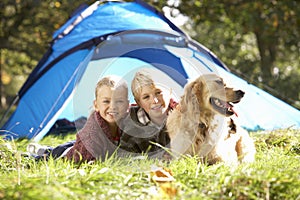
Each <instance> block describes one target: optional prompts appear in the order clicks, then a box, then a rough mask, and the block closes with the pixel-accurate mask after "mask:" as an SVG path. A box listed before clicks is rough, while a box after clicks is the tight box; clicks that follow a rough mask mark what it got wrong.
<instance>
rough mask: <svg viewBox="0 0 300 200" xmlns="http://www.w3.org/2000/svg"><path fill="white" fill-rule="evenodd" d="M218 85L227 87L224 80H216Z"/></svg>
mask: <svg viewBox="0 0 300 200" xmlns="http://www.w3.org/2000/svg"><path fill="white" fill-rule="evenodd" d="M216 83H217V84H219V85H225V84H224V83H223V81H222V80H216Z"/></svg>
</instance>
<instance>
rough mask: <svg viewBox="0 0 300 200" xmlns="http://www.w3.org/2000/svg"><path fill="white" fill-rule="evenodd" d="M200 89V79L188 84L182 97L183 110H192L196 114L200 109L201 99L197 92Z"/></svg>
mask: <svg viewBox="0 0 300 200" xmlns="http://www.w3.org/2000/svg"><path fill="white" fill-rule="evenodd" d="M199 90H201V85H200V84H199V82H198V81H193V82H191V83H189V84H188V85H186V87H185V89H184V94H183V96H182V99H181V112H189V111H190V112H193V113H194V114H196V113H197V112H199V111H200V108H199V101H198V98H197V93H198V91H199Z"/></svg>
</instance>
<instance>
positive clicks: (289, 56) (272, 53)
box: [0, 0, 300, 108]
mask: <svg viewBox="0 0 300 200" xmlns="http://www.w3.org/2000/svg"><path fill="white" fill-rule="evenodd" d="M145 1H146V2H148V3H151V4H152V5H154V6H155V7H156V8H157V9H158V10H164V11H166V12H167V11H168V9H164V8H166V6H169V7H170V8H172V9H171V10H170V12H171V15H173V16H176V15H185V16H187V17H188V19H189V20H187V21H186V23H185V25H184V26H183V28H184V29H185V30H186V31H187V33H188V34H190V35H191V36H192V37H193V38H194V39H196V40H197V41H199V42H200V43H202V44H204V45H205V46H207V47H208V48H209V49H211V50H212V51H213V52H214V53H215V54H216V55H217V56H218V57H219V58H220V59H221V60H222V61H223V62H224V63H225V64H226V65H228V67H229V68H230V69H231V70H232V71H233V72H234V73H236V74H238V75H240V76H242V77H243V78H245V79H246V80H247V81H249V82H250V83H254V84H255V85H258V86H259V87H262V88H263V89H265V90H267V91H269V92H271V93H272V94H273V95H275V96H277V97H279V98H281V99H283V100H284V101H286V102H288V103H290V104H292V105H293V106H296V107H297V108H300V101H299V99H300V91H299V90H298V88H297V86H298V85H299V84H300V82H299V81H300V71H299V70H300V66H299V65H300V60H299V59H300V56H299V48H300V42H299V36H300V32H299V27H300V25H299V22H300V21H299V20H297V13H300V10H299V9H300V6H297V3H298V2H297V1H296V0H291V1H279V0H273V1H268V0H263V1H239V0H223V1H217V0H211V1H207V0H203V1H200V0H195V1H179V0H172V1H171V0H170V1H162V0H145ZM93 2H94V1H92V0H88V1H87V0H79V1H72V0H59V1H58V0H45V1H36V0H26V1H21V0H2V1H1V3H0V5H1V8H2V9H1V10H0V15H1V24H0V26H1V30H0V50H1V52H0V54H1V59H0V62H1V63H0V64H1V65H0V66H1V67H0V99H1V103H0V107H3V106H5V105H4V104H5V101H4V100H5V99H8V101H9V97H12V96H14V94H16V93H17V91H18V90H19V89H20V87H21V85H22V84H23V83H24V81H25V80H26V78H27V76H28V75H29V73H30V72H31V71H32V69H33V68H34V67H35V66H36V64H37V63H38V61H39V60H40V59H41V58H42V55H43V54H44V53H45V52H46V50H47V48H48V46H49V43H50V42H51V39H52V38H51V37H52V34H53V33H54V31H55V30H57V29H58V28H59V27H60V26H61V25H62V24H63V23H64V22H65V21H66V20H67V19H68V18H69V16H70V15H71V14H72V13H73V11H75V10H76V8H77V7H78V6H79V5H81V4H82V3H86V4H91V3H93ZM8 103H9V102H8Z"/></svg>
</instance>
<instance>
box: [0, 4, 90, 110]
mask: <svg viewBox="0 0 300 200" xmlns="http://www.w3.org/2000/svg"><path fill="white" fill-rule="evenodd" d="M82 2H84V1H81V2H80V1H76V2H74V1H71V0H60V1H55V0H43V1H36V0H26V1H22V0H1V2H0V8H1V10H0V15H1V31H0V50H1V51H0V54H1V60H0V99H1V102H0V108H5V107H6V106H7V105H6V104H7V103H9V102H6V99H8V101H10V99H9V97H14V96H15V94H16V92H17V91H18V90H19V89H20V88H21V86H22V84H23V83H24V81H25V80H26V78H27V77H28V75H29V74H30V72H31V71H32V69H33V68H34V67H35V66H36V65H37V63H38V61H39V60H40V59H41V57H42V56H43V54H44V53H45V52H46V50H47V47H48V44H49V42H50V41H51V39H52V38H51V36H52V34H53V32H54V31H55V30H56V29H58V28H59V27H60V26H61V25H62V24H63V23H65V21H66V20H67V19H68V17H69V16H70V13H72V12H73V11H74V10H75V8H77V7H78V6H79V5H80V4H81V3H82ZM1 110H2V109H1Z"/></svg>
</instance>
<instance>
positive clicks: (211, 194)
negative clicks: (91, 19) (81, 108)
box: [0, 129, 300, 199]
mask: <svg viewBox="0 0 300 200" xmlns="http://www.w3.org/2000/svg"><path fill="white" fill-rule="evenodd" d="M251 135H252V136H253V137H254V139H255V144H256V148H257V155H256V161H255V162H254V163H252V164H241V165H239V166H226V165H224V164H216V165H212V166H208V165H204V164H201V163H199V162H198V160H197V157H184V158H181V159H178V160H172V161H170V162H163V161H158V160H150V159H146V160H144V159H142V160H140V159H133V158H128V159H127V158H116V157H112V158H110V159H108V160H106V161H104V162H96V163H94V164H86V163H84V164H82V165H80V166H78V165H75V164H73V163H71V162H68V161H65V160H53V159H52V158H51V159H50V160H49V161H48V162H46V161H40V162H35V161H34V159H32V158H30V157H26V156H24V155H22V153H23V152H24V151H25V147H26V145H27V144H28V143H29V142H30V141H28V140H18V141H3V140H0V157H1V158H0V169H1V170H0V177H1V180H2V181H1V183H0V198H1V199H299V198H300V196H299V194H300V175H299V173H298V171H299V170H300V160H299V158H300V157H299V156H300V150H299V148H300V134H299V130H288V129H287V130H277V131H272V132H253V133H251ZM73 137H74V135H71V136H68V137H67V138H63V137H55V136H47V137H45V138H44V139H43V140H42V141H41V143H42V144H48V145H49V144H52V145H56V144H59V143H62V142H64V141H68V140H70V139H72V138H73ZM153 166H163V167H166V168H168V169H169V170H170V171H172V174H173V176H174V178H175V181H174V182H172V183H170V184H169V185H167V186H166V185H159V184H157V183H155V182H152V181H151V180H150V177H149V176H150V174H151V173H150V172H151V168H152V167H153ZM165 187H168V190H166V191H167V192H165V193H162V192H161V190H162V189H165ZM171 189H172V191H175V196H173V195H169V196H168V194H169V193H168V191H170V190H171ZM166 194H167V195H166ZM172 194H174V193H172Z"/></svg>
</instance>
